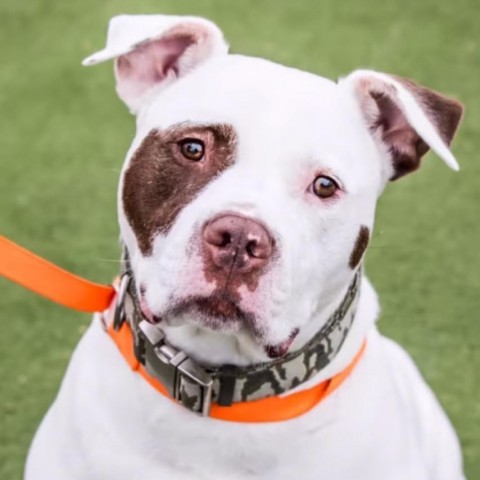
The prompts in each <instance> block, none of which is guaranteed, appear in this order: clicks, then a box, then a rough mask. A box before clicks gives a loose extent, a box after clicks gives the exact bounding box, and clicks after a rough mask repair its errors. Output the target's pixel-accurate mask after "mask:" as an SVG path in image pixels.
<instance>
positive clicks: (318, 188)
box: [312, 175, 338, 198]
mask: <svg viewBox="0 0 480 480" xmlns="http://www.w3.org/2000/svg"><path fill="white" fill-rule="evenodd" d="M337 189H338V185H337V182H336V181H335V180H333V178H330V177H327V176H325V175H320V176H318V177H317V178H316V179H315V180H314V181H313V183H312V190H313V193H314V194H315V195H316V196H317V197H320V198H327V197H331V196H332V195H333V194H334V193H335V192H336V191H337Z"/></svg>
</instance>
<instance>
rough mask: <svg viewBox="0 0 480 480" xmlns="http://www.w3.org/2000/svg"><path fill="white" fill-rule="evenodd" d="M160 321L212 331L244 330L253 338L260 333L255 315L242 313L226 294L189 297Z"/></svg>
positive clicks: (178, 302) (178, 303)
mask: <svg viewBox="0 0 480 480" xmlns="http://www.w3.org/2000/svg"><path fill="white" fill-rule="evenodd" d="M162 319H165V321H166V322H167V323H169V324H171V323H175V322H176V321H177V319H181V321H182V323H183V322H185V321H188V322H191V323H195V324H201V325H202V326H204V327H206V328H209V329H210V330H214V331H238V330H240V329H242V328H245V329H247V330H249V331H250V333H251V334H253V335H254V336H255V337H259V336H261V334H262V332H260V331H259V329H258V327H256V322H255V315H254V314H252V313H248V312H246V311H244V310H243V309H242V308H241V307H240V306H239V305H238V303H237V302H236V301H235V300H234V299H233V298H232V297H231V296H230V295H229V294H228V293H226V292H222V293H215V294H213V295H210V296H191V297H187V298H185V299H182V300H180V301H177V302H176V303H175V304H174V305H173V306H172V307H170V308H169V309H168V310H167V311H166V312H165V314H164V315H162Z"/></svg>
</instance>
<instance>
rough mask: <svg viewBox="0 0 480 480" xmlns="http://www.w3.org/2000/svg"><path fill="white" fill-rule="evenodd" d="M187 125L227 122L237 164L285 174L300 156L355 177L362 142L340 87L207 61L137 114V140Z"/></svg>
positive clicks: (278, 69)
mask: <svg viewBox="0 0 480 480" xmlns="http://www.w3.org/2000/svg"><path fill="white" fill-rule="evenodd" d="M184 122H191V123H198V124H201V125H206V124H209V123H216V124H218V123H222V124H228V125H231V126H232V127H233V129H234V130H235V133H236V134H237V139H238V140H239V142H238V144H239V148H241V149H242V152H247V153H248V154H247V155H241V162H242V163H244V162H246V161H248V159H252V161H255V162H258V160H259V159H261V162H262V165H265V166H268V165H270V164H272V163H274V164H275V166H278V165H279V164H281V165H283V166H284V167H285V169H286V170H288V169H289V165H290V166H291V168H296V167H297V165H299V162H298V161H299V159H304V160H311V161H312V163H315V162H316V161H320V162H322V163H324V164H327V166H329V165H328V164H329V162H330V160H331V159H334V160H333V163H334V164H335V167H336V168H337V169H340V171H339V172H338V173H340V174H341V173H342V170H345V171H346V172H347V176H349V175H350V176H351V174H354V175H356V173H355V172H354V171H352V166H351V159H352V158H355V157H356V155H357V153H356V152H357V151H358V148H359V142H363V141H364V137H365V135H364V133H363V132H362V131H361V129H359V127H358V117H357V116H356V111H355V108H354V104H353V101H352V99H351V98H350V97H349V96H348V95H345V92H344V91H343V90H342V89H341V88H340V87H339V86H338V85H337V83H335V82H333V81H331V80H329V79H326V78H323V77H321V76H318V75H314V74H311V73H308V72H304V71H301V70H297V69H294V68H289V67H285V66H283V65H279V64H277V63H273V62H270V61H267V60H263V59H259V58H254V57H246V56H240V55H225V56H222V57H219V58H216V59H214V60H211V61H209V62H208V63H207V64H205V65H204V66H202V67H200V68H199V69H198V70H197V71H195V72H192V73H190V74H189V75H187V76H185V77H184V78H182V79H179V80H178V81H177V82H175V83H173V84H171V85H170V86H169V87H167V88H165V89H164V90H163V91H161V92H159V94H158V95H157V96H156V97H154V98H153V101H152V103H151V104H150V105H149V106H148V107H147V108H146V110H145V111H144V112H143V113H142V115H140V117H139V120H138V132H137V141H140V139H141V138H143V137H145V136H146V135H148V133H149V132H150V131H151V130H152V129H154V128H156V129H166V128H168V127H170V126H171V125H175V124H178V123H184ZM360 145H361V144H360ZM357 163H358V162H357ZM257 165H258V163H257ZM357 168H359V166H358V165H354V166H353V170H356V169H357Z"/></svg>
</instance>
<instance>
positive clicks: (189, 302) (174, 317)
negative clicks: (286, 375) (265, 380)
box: [142, 292, 299, 359]
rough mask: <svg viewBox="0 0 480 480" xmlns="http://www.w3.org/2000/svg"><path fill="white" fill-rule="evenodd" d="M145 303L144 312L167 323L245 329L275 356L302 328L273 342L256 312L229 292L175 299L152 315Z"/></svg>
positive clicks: (228, 330) (219, 329)
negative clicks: (280, 340)
mask: <svg viewBox="0 0 480 480" xmlns="http://www.w3.org/2000/svg"><path fill="white" fill-rule="evenodd" d="M144 306H145V303H144V302H142V311H143V313H144V316H145V317H146V318H148V319H149V320H150V321H153V323H165V324H167V325H168V326H179V325H185V323H190V324H193V325H200V326H202V327H204V328H207V329H209V330H212V331H214V332H225V333H233V334H234V333H236V332H240V331H244V332H246V333H248V334H249V336H251V337H252V338H253V339H254V340H255V341H256V342H257V343H259V344H261V345H262V346H263V349H264V351H265V353H266V355H267V356H268V357H269V358H272V359H274V358H279V357H283V356H284V355H286V354H287V353H288V351H289V350H290V347H291V345H292V343H293V341H294V340H295V338H296V336H297V334H298V331H299V330H298V329H294V330H293V331H292V332H291V333H290V335H289V336H288V338H287V339H286V340H284V341H283V342H280V343H278V344H275V345H273V344H269V343H268V342H267V341H266V339H265V336H266V335H265V331H264V329H262V328H261V326H260V322H259V321H258V319H257V318H256V316H255V314H253V313H250V312H246V311H245V310H243V309H242V308H241V307H240V306H239V305H238V303H237V302H236V301H235V299H233V298H232V297H231V296H230V295H229V294H228V293H227V292H222V293H215V294H213V295H210V296H191V297H187V298H184V299H181V300H179V301H177V302H175V303H174V304H173V306H171V307H170V308H169V309H168V310H167V311H165V312H164V313H163V314H162V315H161V317H160V316H156V315H152V313H151V312H150V310H148V308H147V307H144ZM145 308H147V311H145Z"/></svg>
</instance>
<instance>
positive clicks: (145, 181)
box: [26, 15, 464, 480]
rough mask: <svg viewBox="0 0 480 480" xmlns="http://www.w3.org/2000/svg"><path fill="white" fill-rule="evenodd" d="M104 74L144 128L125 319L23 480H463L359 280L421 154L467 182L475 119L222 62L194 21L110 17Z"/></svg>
mask: <svg viewBox="0 0 480 480" xmlns="http://www.w3.org/2000/svg"><path fill="white" fill-rule="evenodd" d="M106 60H113V61H114V64H115V79H116V87H117V92H118V94H119V96H120V98H121V99H122V100H123V101H124V102H125V104H126V105H127V107H128V108H129V110H130V111H131V112H132V113H133V114H134V115H136V128H137V129H136V135H135V138H134V140H133V142H132V145H131V147H130V149H129V151H128V153H127V155H126V158H125V162H124V166H123V169H122V172H121V175H120V179H119V191H118V218H119V225H120V233H121V241H122V247H123V258H122V260H123V262H122V270H121V272H120V275H121V278H122V280H121V288H120V289H119V291H120V293H119V295H118V297H119V298H118V305H117V307H115V305H112V308H111V309H110V310H109V311H107V312H103V313H102V314H98V315H96V316H95V318H94V319H93V322H92V325H91V327H90V328H89V330H88V331H87V332H86V334H85V335H84V337H83V339H82V340H81V342H80V344H79V345H78V347H77V349H76V351H75V353H74V355H73V357H72V360H71V363H70V366H69V368H68V371H67V373H66V376H65V379H64V381H63V384H62V387H61V389H60V392H59V394H58V397H57V399H56V400H55V403H54V404H53V405H52V407H51V409H50V410H49V412H48V414H47V415H46V417H45V419H44V421H43V422H42V424H41V426H40V428H39V430H38V432H37V434H36V437H35V439H34V442H33V444H32V447H31V450H30V453H29V457H28V461H27V467H26V480H39V479H42V480H43V479H49V480H56V479H58V480H60V479H61V480H65V479H85V480H86V479H89V480H93V479H98V480H100V479H101V480H108V479H112V480H113V479H114V480H132V479H136V480H141V479H144V480H147V479H149V480H150V479H153V478H167V479H200V478H205V479H209V480H214V479H246V478H251V479H270V480H290V479H294V478H302V479H304V480H313V479H315V480H318V479H319V478H324V479H328V480H407V479H408V480H461V479H463V478H464V475H463V473H462V459H461V453H460V448H459V443H458V440H457V437H456V435H455V432H454V431H453V429H452V427H451V425H450V422H449V420H448V418H447V416H446V415H445V413H444V412H443V410H442V408H441V406H440V405H439V403H438V402H437V400H436V399H435V397H434V395H433V394H432V392H431V390H430V389H429V387H428V386H427V385H426V383H425V382H424V380H423V379H422V377H421V376H420V374H419V372H418V371H417V369H416V367H415V366H414V364H413V362H412V360H411V359H410V358H409V356H408V355H407V354H406V352H405V351H404V350H403V349H402V348H401V347H400V346H398V345H397V344H395V343H394V342H392V341H391V340H389V339H387V338H385V337H384V336H382V335H381V334H380V333H379V331H378V330H377V327H376V321H377V317H378V313H379V305H378V301H377V296H376V294H375V292H374V290H373V288H372V286H371V284H370V283H369V281H368V279H367V278H366V277H365V274H364V269H363V267H362V261H363V259H364V257H365V251H366V249H367V245H368V243H369V239H370V237H371V235H372V232H373V224H374V217H375V208H376V202H377V200H378V197H379V196H380V195H381V193H382V191H383V190H384V188H385V187H386V186H387V185H388V183H389V181H390V180H395V179H398V178H400V177H403V176H404V175H405V174H407V173H410V172H413V171H414V170H415V169H417V168H418V167H419V166H420V165H421V158H422V157H423V156H424V154H425V153H426V152H427V151H428V150H432V151H433V152H434V153H435V154H436V156H437V157H439V158H440V159H442V160H443V161H444V162H445V163H446V165H448V166H449V167H450V168H452V169H454V170H457V169H458V165H457V162H456V160H455V158H454V156H453V154H452V152H451V150H450V147H449V145H450V143H451V141H452V138H453V136H454V134H455V131H456V129H457V127H458V124H459V122H460V118H461V115H462V106H461V105H460V104H459V103H458V102H457V101H455V100H452V99H449V98H447V97H445V96H443V95H441V94H439V93H436V92H435V91H433V90H430V89H427V88H425V87H421V86H419V85H417V84H415V83H414V82H412V81H410V80H406V79H403V78H399V77H396V76H393V75H389V74H384V73H379V72H375V71H371V70H357V71H355V72H353V73H351V74H349V75H347V76H345V77H344V78H341V79H340V80H338V81H331V80H328V79H326V78H323V77H320V76H317V75H314V74H311V73H307V72H303V71H300V70H296V69H294V68H289V67H285V66H282V65H279V64H276V63H273V62H270V61H267V60H263V59H259V58H253V57H247V56H242V55H233V54H229V53H228V46H227V43H226V42H225V40H224V39H223V35H222V33H221V31H220V30H219V29H218V27H217V26H216V25H214V24H213V23H211V22H210V21H208V20H205V19H201V18H196V17H175V16H163V15H140V16H128V15H126V16H119V17H115V18H113V19H112V21H111V23H110V26H109V32H108V40H107V45H106V47H105V49H103V50H101V51H99V52H97V53H95V54H93V55H92V56H90V57H89V58H87V59H86V60H85V62H84V63H85V64H86V65H94V64H96V63H100V62H103V61H106ZM86 81H88V78H87V79H86ZM429 161H435V160H434V159H433V158H432V159H430V160H429ZM425 234H427V232H425ZM115 311H116V313H117V315H115V314H114V312H115ZM113 318H115V319H116V320H115V324H114V326H115V328H113V327H112V322H113ZM168 397H170V398H168ZM172 397H173V398H172Z"/></svg>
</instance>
